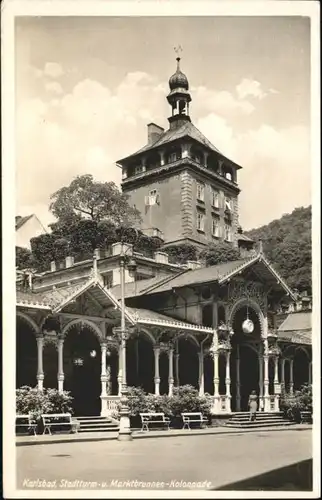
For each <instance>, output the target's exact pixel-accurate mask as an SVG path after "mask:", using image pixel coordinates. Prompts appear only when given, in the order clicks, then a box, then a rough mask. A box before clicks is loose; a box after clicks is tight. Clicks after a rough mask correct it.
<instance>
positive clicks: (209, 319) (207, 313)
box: [202, 304, 213, 328]
mask: <svg viewBox="0 0 322 500" xmlns="http://www.w3.org/2000/svg"><path fill="white" fill-rule="evenodd" d="M202 325H203V326H208V327H210V328H212V326H213V308H212V304H207V305H206V306H204V307H203V308H202Z"/></svg>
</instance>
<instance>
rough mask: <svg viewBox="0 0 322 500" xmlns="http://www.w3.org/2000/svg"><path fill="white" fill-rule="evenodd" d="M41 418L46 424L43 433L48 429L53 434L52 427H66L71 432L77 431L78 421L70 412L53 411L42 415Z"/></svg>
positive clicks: (59, 428)
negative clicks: (74, 419)
mask: <svg viewBox="0 0 322 500" xmlns="http://www.w3.org/2000/svg"><path fill="white" fill-rule="evenodd" d="M41 418H42V422H43V426H44V432H43V434H46V431H48V434H51V430H52V428H56V429H58V430H61V429H64V428H66V427H68V429H69V430H70V432H77V422H76V421H73V420H72V416H71V414H70V413H52V414H47V415H41Z"/></svg>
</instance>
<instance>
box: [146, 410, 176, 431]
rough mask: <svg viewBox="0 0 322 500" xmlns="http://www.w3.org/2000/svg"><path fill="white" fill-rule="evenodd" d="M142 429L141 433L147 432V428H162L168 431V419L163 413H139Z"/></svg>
mask: <svg viewBox="0 0 322 500" xmlns="http://www.w3.org/2000/svg"><path fill="white" fill-rule="evenodd" d="M140 417H141V422H142V428H141V431H144V430H145V431H149V430H150V429H149V426H151V425H155V426H158V425H159V426H164V427H166V428H167V430H169V427H170V418H169V417H166V416H165V414H164V413H140Z"/></svg>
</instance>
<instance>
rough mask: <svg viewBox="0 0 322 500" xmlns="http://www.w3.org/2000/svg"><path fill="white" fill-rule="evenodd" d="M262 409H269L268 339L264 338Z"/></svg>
mask: <svg viewBox="0 0 322 500" xmlns="http://www.w3.org/2000/svg"><path fill="white" fill-rule="evenodd" d="M263 361H264V411H270V400H269V371H268V363H269V356H268V341H267V339H264V356H263Z"/></svg>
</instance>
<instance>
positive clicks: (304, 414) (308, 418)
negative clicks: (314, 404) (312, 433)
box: [301, 410, 312, 424]
mask: <svg viewBox="0 0 322 500" xmlns="http://www.w3.org/2000/svg"><path fill="white" fill-rule="evenodd" d="M311 423H312V412H310V411H307V410H304V411H301V424H311Z"/></svg>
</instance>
